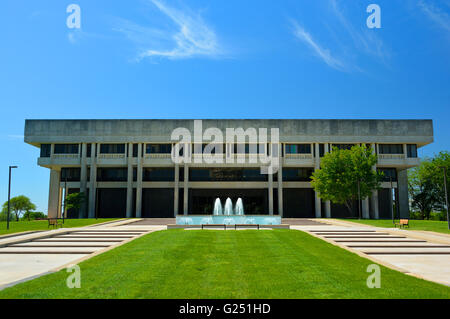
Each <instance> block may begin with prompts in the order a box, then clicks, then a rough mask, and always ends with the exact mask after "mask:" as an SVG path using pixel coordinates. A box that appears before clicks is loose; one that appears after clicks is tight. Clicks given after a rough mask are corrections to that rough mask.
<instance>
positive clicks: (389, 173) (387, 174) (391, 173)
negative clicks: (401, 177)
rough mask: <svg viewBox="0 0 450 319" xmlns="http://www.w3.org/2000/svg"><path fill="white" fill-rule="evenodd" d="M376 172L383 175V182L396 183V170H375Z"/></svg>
mask: <svg viewBox="0 0 450 319" xmlns="http://www.w3.org/2000/svg"><path fill="white" fill-rule="evenodd" d="M377 171H378V172H380V173H383V178H382V181H383V182H390V181H391V178H392V181H393V182H396V181H397V170H396V169H395V168H377Z"/></svg>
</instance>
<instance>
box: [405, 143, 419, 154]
mask: <svg viewBox="0 0 450 319" xmlns="http://www.w3.org/2000/svg"><path fill="white" fill-rule="evenodd" d="M406 149H407V152H408V157H417V145H416V144H408V145H407V146H406Z"/></svg>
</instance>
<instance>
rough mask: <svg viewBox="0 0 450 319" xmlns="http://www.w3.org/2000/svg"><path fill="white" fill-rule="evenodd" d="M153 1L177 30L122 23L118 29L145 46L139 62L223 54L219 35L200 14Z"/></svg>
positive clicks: (127, 22) (156, 0)
mask: <svg viewBox="0 0 450 319" xmlns="http://www.w3.org/2000/svg"><path fill="white" fill-rule="evenodd" d="M150 1H151V2H152V3H153V4H154V5H155V6H156V8H158V10H159V11H160V12H161V13H163V14H164V15H165V16H166V17H167V18H169V20H170V21H171V22H172V24H173V26H174V27H175V28H171V29H155V28H149V27H143V26H140V25H137V24H135V23H132V22H129V21H126V20H122V23H121V25H120V27H119V28H116V30H117V31H120V32H122V33H124V34H125V35H126V36H127V38H128V39H130V40H131V41H133V42H135V43H136V44H137V45H139V46H141V47H145V48H144V49H142V52H141V53H140V54H139V56H138V58H139V59H142V58H145V57H162V58H168V59H182V58H192V57H198V56H209V57H216V56H219V55H221V54H222V52H221V50H220V47H219V43H218V40H217V36H216V33H215V32H214V30H213V29H212V28H211V27H210V26H208V25H207V24H206V23H205V22H204V21H203V19H202V17H201V16H200V14H199V13H195V12H192V11H191V10H189V9H185V10H184V11H181V10H179V9H176V8H172V7H169V6H167V5H165V4H164V3H163V2H161V1H160V0H150ZM149 47H150V48H149Z"/></svg>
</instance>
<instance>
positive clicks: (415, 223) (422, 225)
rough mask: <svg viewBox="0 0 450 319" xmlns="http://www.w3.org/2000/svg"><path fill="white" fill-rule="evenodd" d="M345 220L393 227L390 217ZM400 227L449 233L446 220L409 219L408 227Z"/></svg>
mask: <svg viewBox="0 0 450 319" xmlns="http://www.w3.org/2000/svg"><path fill="white" fill-rule="evenodd" d="M346 221H349V222H354V223H360V224H365V225H371V226H377V227H386V228H391V227H394V224H393V223H392V219H347V220H346ZM396 222H397V223H398V220H396ZM402 229H410V230H427V231H434V232H438V233H444V234H450V230H449V229H448V223H447V222H446V221H439V220H413V219H411V220H410V221H409V228H402Z"/></svg>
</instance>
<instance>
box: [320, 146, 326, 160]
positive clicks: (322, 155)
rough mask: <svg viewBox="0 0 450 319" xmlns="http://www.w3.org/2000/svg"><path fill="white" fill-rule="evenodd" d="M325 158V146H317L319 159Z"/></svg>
mask: <svg viewBox="0 0 450 319" xmlns="http://www.w3.org/2000/svg"><path fill="white" fill-rule="evenodd" d="M324 156H325V144H319V157H324Z"/></svg>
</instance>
